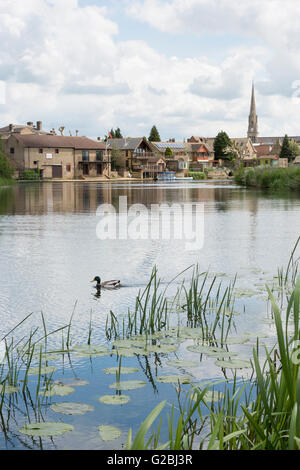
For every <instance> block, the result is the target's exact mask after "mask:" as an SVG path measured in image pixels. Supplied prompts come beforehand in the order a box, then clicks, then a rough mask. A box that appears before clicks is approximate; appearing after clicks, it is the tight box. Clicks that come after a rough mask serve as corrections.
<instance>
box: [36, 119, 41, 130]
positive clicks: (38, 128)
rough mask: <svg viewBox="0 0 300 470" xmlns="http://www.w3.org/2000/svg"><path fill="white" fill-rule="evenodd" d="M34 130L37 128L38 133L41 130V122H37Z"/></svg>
mask: <svg viewBox="0 0 300 470" xmlns="http://www.w3.org/2000/svg"><path fill="white" fill-rule="evenodd" d="M36 128H37V130H38V131H41V130H42V121H37V123H36Z"/></svg>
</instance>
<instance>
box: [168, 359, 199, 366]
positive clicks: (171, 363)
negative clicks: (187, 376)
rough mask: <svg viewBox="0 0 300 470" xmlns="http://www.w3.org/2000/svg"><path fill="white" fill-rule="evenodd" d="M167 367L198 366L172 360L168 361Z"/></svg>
mask: <svg viewBox="0 0 300 470" xmlns="http://www.w3.org/2000/svg"><path fill="white" fill-rule="evenodd" d="M167 365H168V366H172V367H197V366H198V365H199V364H198V363H197V362H193V361H184V360H177V361H176V360H174V361H168V362H167Z"/></svg>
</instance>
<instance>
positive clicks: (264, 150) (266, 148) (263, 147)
mask: <svg viewBox="0 0 300 470" xmlns="http://www.w3.org/2000/svg"><path fill="white" fill-rule="evenodd" d="M255 150H256V152H257V156H258V157H262V156H264V155H270V153H271V151H272V145H268V144H260V145H255Z"/></svg>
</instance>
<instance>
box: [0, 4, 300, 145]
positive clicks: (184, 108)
mask: <svg viewBox="0 0 300 470" xmlns="http://www.w3.org/2000/svg"><path fill="white" fill-rule="evenodd" d="M271 3H273V7H274V12H273V13H272V8H271V7H270V4H271ZM279 3H281V4H282V3H283V2H279V0H274V2H272V0H268V1H258V0H252V1H244V2H242V3H241V2H240V3H238V2H235V1H234V2H233V1H232V0H226V1H225V0H218V1H211V0H210V1H208V0H197V1H196V0H173V1H169V2H167V1H164V2H162V1H160V0H151V1H149V0H145V1H138V0H136V1H134V2H130V4H129V6H128V7H127V12H128V13H129V14H130V15H132V16H134V17H135V18H137V19H140V20H142V21H145V19H146V20H147V21H148V22H149V23H150V24H151V25H152V26H153V27H155V28H159V29H160V30H162V31H167V32H170V31H171V32H172V31H174V30H180V31H181V32H183V33H184V31H194V32H195V35H196V34H205V33H207V32H208V33H210V34H211V33H212V32H215V31H216V32H218V33H222V34H223V33H224V32H226V31H231V32H233V33H235V34H244V35H245V34H247V35H249V36H252V37H258V38H259V39H263V44H259V45H253V46H251V47H250V46H249V47H248V48H247V47H245V45H243V46H241V45H238V44H237V45H236V46H235V47H234V48H231V49H230V50H228V51H227V55H226V58H225V59H224V60H222V61H221V62H220V63H218V64H216V62H215V61H214V58H213V57H211V56H207V57H200V56H198V57H189V54H188V53H187V57H185V58H178V57H176V56H173V57H168V56H167V55H165V54H162V53H161V52H160V51H159V50H155V49H154V48H153V47H150V45H149V44H148V43H147V42H146V41H142V40H134V39H132V40H126V41H124V40H122V41H121V40H120V39H119V36H118V31H119V28H118V24H117V22H116V21H112V20H111V19H110V18H109V17H108V11H107V9H105V8H103V7H101V8H99V7H97V6H95V5H90V6H85V7H82V6H79V4H78V1H77V0H28V1H26V2H24V0H13V1H12V0H1V3H0V43H1V45H2V47H1V48H0V80H3V81H5V82H6V91H7V94H6V104H5V105H1V104H0V118H1V122H2V124H3V125H5V124H7V123H8V122H26V121H28V120H34V119H36V120H38V119H42V120H43V121H44V124H45V127H48V128H51V127H56V128H57V127H59V126H60V125H65V127H66V129H69V128H70V129H73V130H74V129H79V130H80V133H83V134H85V135H90V136H94V137H96V136H97V135H104V134H105V133H107V130H108V129H110V128H111V127H117V126H119V127H120V128H121V129H122V131H123V133H124V134H127V135H131V136H134V135H136V134H139V135H143V134H144V135H148V133H149V130H150V127H151V126H152V124H153V123H156V125H157V126H158V128H159V131H160V134H161V135H162V136H165V137H178V138H180V137H183V136H185V137H188V136H190V135H191V134H193V133H197V134H204V135H205V134H206V135H215V134H216V133H217V132H218V131H219V130H220V129H224V130H227V131H228V132H229V133H230V134H236V135H240V136H243V135H245V134H246V130H247V117H248V112H249V103H250V86H251V80H252V78H256V77H258V81H260V82H261V83H258V86H257V89H258V92H259V91H260V92H261V94H265V95H266V96H265V97H264V98H263V97H262V96H261V95H260V94H259V93H258V96H257V101H258V105H261V106H264V112H267V113H268V112H269V114H266V115H265V117H264V119H263V120H262V119H260V121H259V122H260V125H261V132H262V133H263V132H264V130H266V131H268V133H271V132H269V131H270V130H271V129H273V130H274V132H279V133H280V132H281V131H280V123H281V119H282V114H285V117H284V123H283V124H284V126H285V127H287V128H289V129H292V127H293V124H294V123H295V122H296V119H297V112H298V110H297V107H298V104H297V103H294V104H292V105H291V102H290V101H291V96H292V92H293V90H292V89H291V93H290V96H289V93H288V87H289V81H290V82H291V84H290V86H291V85H292V82H293V81H295V80H297V79H300V65H298V60H296V52H297V47H298V43H299V35H298V36H297V33H299V26H298V25H297V21H296V19H295V16H294V15H295V12H296V11H298V10H300V6H299V7H298V6H297V5H296V7H295V9H294V14H293V15H292V16H293V17H292V16H291V14H290V12H291V10H290V5H291V2H290V1H287V2H286V7H285V9H284V12H282V14H280V13H279V8H278V5H279ZM293 5H294V2H293ZM120 8H121V7H120ZM282 22H283V24H281V23H282ZM274 28H277V30H276V34H275V32H274ZM279 28H280V34H278V33H277V32H278V30H279ZM195 37H196V36H195ZM272 44H273V45H276V48H274V47H272ZM287 46H288V47H289V49H287ZM296 46H297V47H296ZM275 51H276V53H275ZM278 57H279V58H280V60H281V64H282V63H283V64H284V71H285V72H284V73H283V70H282V69H281V70H280V64H279V65H278V61H277V58H278ZM268 85H269V86H268ZM270 90H271V92H270ZM283 90H284V92H283ZM270 93H272V94H273V95H274V93H275V94H276V95H280V94H281V95H283V96H281V97H280V98H278V99H277V98H276V97H275V98H274V96H273V95H270ZM267 95H270V96H267ZM273 100H275V101H276V100H277V101H276V103H277V105H275V104H274V103H275V101H273ZM279 103H280V105H279ZM258 110H259V106H258ZM284 111H286V113H284ZM287 111H288V113H287ZM272 133H273V132H272ZM281 133H282V132H281Z"/></svg>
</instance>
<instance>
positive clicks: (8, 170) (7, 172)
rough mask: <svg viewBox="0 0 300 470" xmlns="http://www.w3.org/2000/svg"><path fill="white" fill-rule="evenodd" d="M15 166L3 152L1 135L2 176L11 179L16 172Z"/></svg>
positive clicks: (0, 162)
mask: <svg viewBox="0 0 300 470" xmlns="http://www.w3.org/2000/svg"><path fill="white" fill-rule="evenodd" d="M14 171H15V170H14V168H13V167H12V165H11V164H10V163H9V160H8V158H7V156H6V155H4V153H3V152H2V140H1V136H0V178H1V179H3V180H4V179H5V180H9V179H11V178H12V176H13V174H14Z"/></svg>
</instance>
